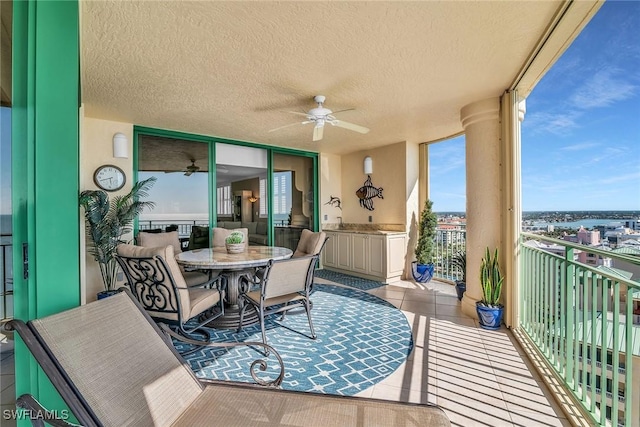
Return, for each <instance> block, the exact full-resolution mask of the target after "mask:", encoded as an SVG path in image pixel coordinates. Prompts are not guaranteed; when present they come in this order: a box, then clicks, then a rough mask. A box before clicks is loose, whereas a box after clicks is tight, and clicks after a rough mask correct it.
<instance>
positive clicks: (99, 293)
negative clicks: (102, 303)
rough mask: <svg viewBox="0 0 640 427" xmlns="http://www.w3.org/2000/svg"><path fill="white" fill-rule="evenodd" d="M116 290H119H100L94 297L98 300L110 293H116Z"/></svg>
mask: <svg viewBox="0 0 640 427" xmlns="http://www.w3.org/2000/svg"><path fill="white" fill-rule="evenodd" d="M118 292H119V291H116V290H112V291H101V292H98V293H97V294H96V297H97V298H98V299H99V300H100V299H104V298H108V297H110V296H112V295H115V294H117V293H118Z"/></svg>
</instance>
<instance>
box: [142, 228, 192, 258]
mask: <svg viewBox="0 0 640 427" xmlns="http://www.w3.org/2000/svg"><path fill="white" fill-rule="evenodd" d="M168 245H171V246H173V251H174V253H176V254H179V253H180V252H182V246H181V245H180V236H179V235H178V232H177V231H170V232H168V233H148V232H146V231H141V232H140V233H138V246H145V247H148V248H156V247H159V246H163V247H164V246H168Z"/></svg>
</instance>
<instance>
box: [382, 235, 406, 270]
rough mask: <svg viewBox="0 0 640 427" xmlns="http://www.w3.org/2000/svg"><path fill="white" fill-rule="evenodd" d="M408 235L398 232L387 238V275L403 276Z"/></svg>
mask: <svg viewBox="0 0 640 427" xmlns="http://www.w3.org/2000/svg"><path fill="white" fill-rule="evenodd" d="M406 242H407V240H406V235H404V234H398V235H392V236H389V237H388V240H387V259H386V261H385V263H386V265H387V273H386V274H387V277H398V276H401V275H402V273H403V272H404V268H405V258H404V254H405V253H406V250H407V243H406Z"/></svg>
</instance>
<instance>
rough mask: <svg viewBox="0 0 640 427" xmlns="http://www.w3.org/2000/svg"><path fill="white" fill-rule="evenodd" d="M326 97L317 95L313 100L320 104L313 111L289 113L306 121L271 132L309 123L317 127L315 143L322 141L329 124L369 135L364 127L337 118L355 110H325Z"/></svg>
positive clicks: (314, 137) (314, 130) (315, 129)
mask: <svg viewBox="0 0 640 427" xmlns="http://www.w3.org/2000/svg"><path fill="white" fill-rule="evenodd" d="M325 99H326V98H325V97H324V96H323V95H316V96H315V97H314V98H313V100H314V101H315V102H316V103H317V104H318V106H317V107H315V108H312V109H311V110H309V111H307V112H306V113H300V112H297V111H289V112H290V113H292V114H297V115H300V116H305V117H306V120H305V121H303V122H298V123H292V124H289V125H285V126H280V127H279V128H275V129H271V130H270V131H269V132H274V131H277V130H280V129H284V128H288V127H290V126H296V125H306V124H309V123H314V124H315V126H314V127H313V140H314V141H320V140H321V139H322V136H323V134H324V126H325V125H326V124H327V123H328V124H330V125H332V126H338V127H341V128H344V129H348V130H352V131H355V132H360V133H367V132H369V129H368V128H366V127H364V126H360V125H356V124H353V123H349V122H345V121H344V120H339V119H337V118H336V117H335V114H337V113H341V112H343V111H350V110H353V108H348V109H346V110H340V111H336V112H333V111H331V110H330V109H328V108H325V106H324V101H325Z"/></svg>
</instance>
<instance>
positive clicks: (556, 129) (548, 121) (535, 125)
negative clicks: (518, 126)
mask: <svg viewBox="0 0 640 427" xmlns="http://www.w3.org/2000/svg"><path fill="white" fill-rule="evenodd" d="M578 116H579V115H578V114H576V113H565V114H553V113H543V112H539V113H533V114H530V115H526V116H525V120H524V122H523V124H522V125H523V126H525V127H527V128H529V129H532V130H533V132H534V133H539V132H543V131H544V132H550V133H553V134H556V135H563V134H566V133H567V132H568V131H570V130H572V129H575V128H577V127H578V124H577V123H576V119H577V118H578Z"/></svg>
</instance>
